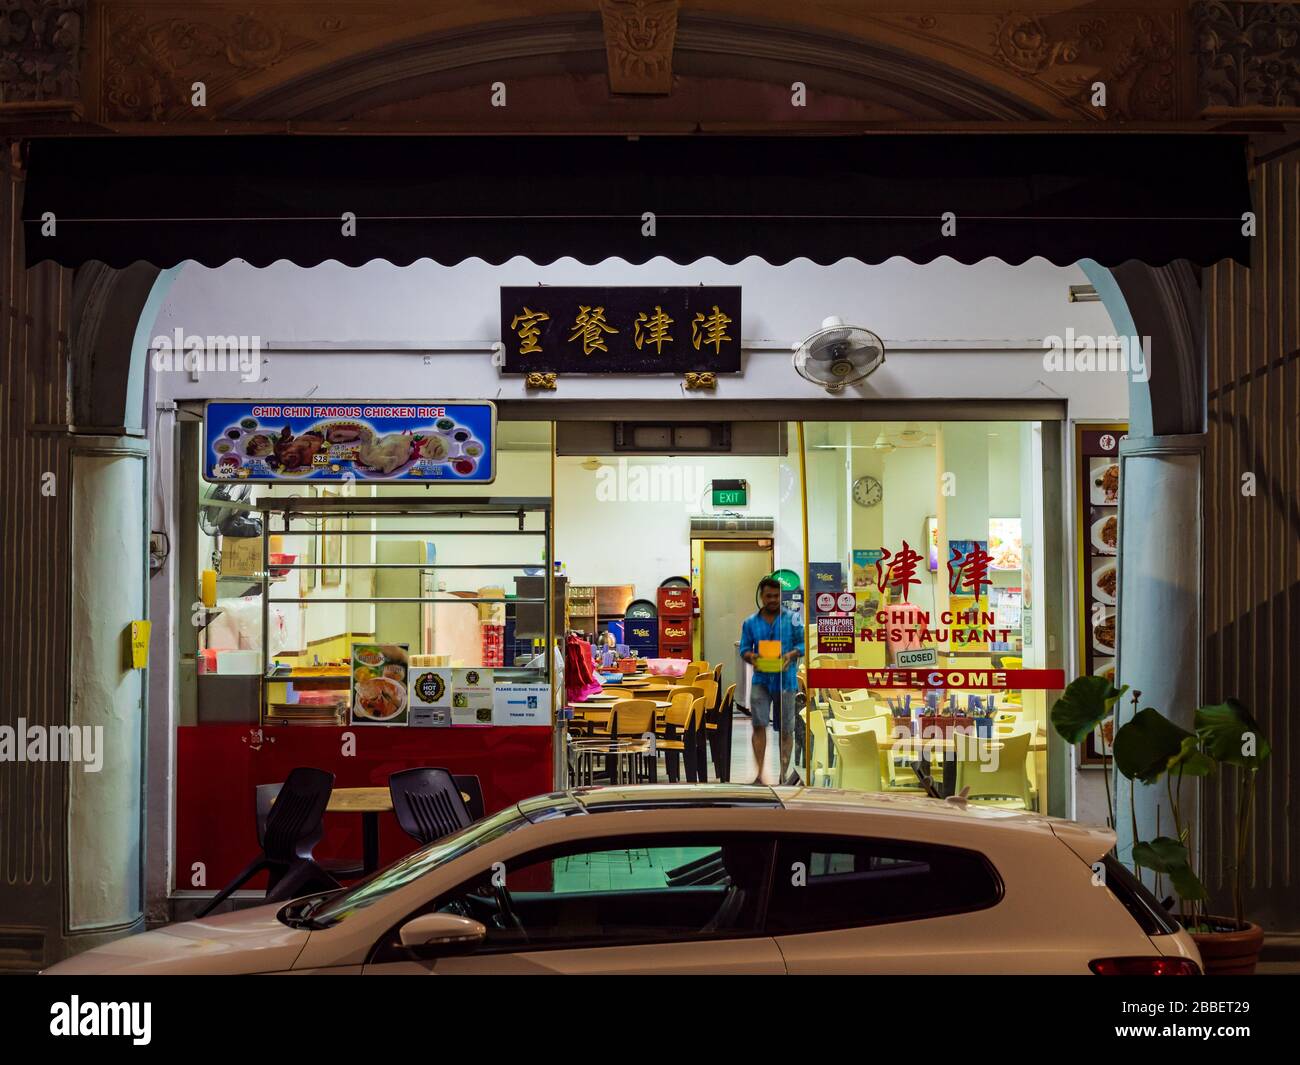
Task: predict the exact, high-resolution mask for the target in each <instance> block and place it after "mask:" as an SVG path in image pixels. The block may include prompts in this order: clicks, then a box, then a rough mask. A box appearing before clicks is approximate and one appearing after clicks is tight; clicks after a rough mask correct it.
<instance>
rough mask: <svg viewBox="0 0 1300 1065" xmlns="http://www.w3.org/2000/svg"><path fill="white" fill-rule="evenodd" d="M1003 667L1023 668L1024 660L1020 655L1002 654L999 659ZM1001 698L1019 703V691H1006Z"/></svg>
mask: <svg viewBox="0 0 1300 1065" xmlns="http://www.w3.org/2000/svg"><path fill="white" fill-rule="evenodd" d="M1000 661H1001V663H1002V668H1003V669H1024V667H1025V660H1024V658H1023V657H1021V656H1020V655H1003V656H1002V658H1001V659H1000ZM1003 698H1004V699H1005V700H1006V701H1007V702H1009V703H1019V702H1020V698H1021V697H1020V693H1019V692H1007V693H1006V694H1005V695H1004V696H1003Z"/></svg>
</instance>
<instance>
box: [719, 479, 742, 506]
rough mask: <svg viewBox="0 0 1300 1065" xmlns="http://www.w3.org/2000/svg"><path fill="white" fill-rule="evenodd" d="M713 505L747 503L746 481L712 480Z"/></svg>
mask: <svg viewBox="0 0 1300 1065" xmlns="http://www.w3.org/2000/svg"><path fill="white" fill-rule="evenodd" d="M713 505H714V506H715V507H744V506H748V505H749V482H748V481H714V482H713Z"/></svg>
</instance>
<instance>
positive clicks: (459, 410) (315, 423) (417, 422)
mask: <svg viewBox="0 0 1300 1065" xmlns="http://www.w3.org/2000/svg"><path fill="white" fill-rule="evenodd" d="M203 439H204V450H203V477H204V480H207V481H254V482H276V481H313V482H319V481H384V482H393V481H408V482H413V483H419V484H430V483H438V482H443V483H456V484H487V483H490V482H491V481H493V480H495V479H496V406H495V405H494V404H492V403H490V402H487V401H480V402H465V403H444V402H442V401H440V400H361V401H349V400H341V401H329V402H318V403H309V402H305V401H301V400H285V401H269V402H268V401H262V402H256V403H249V402H224V401H219V400H211V401H209V402H208V403H206V404H205V405H204V409H203Z"/></svg>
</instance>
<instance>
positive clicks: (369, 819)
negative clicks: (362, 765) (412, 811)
mask: <svg viewBox="0 0 1300 1065" xmlns="http://www.w3.org/2000/svg"><path fill="white" fill-rule="evenodd" d="M460 797H461V799H462V800H464V801H465V802H466V803H468V802H469V796H468V795H466V794H465V793H464V792H463V791H462V792H461V793H460ZM325 812H326V813H327V814H360V815H361V869H362V871H363V872H365V873H373V872H374V871H375V870H376V869H378V868H379V815H380V814H388V813H392V812H393V796H392V793H391V792H390V791H389V790H388V789H387V788H335V789H334V790H333V791H331V792H330V801H329V803H328V804H327V805H326V807H325Z"/></svg>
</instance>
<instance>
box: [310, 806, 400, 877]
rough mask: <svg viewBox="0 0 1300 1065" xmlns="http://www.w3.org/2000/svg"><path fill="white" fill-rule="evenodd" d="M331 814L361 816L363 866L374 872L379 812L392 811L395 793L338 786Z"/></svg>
mask: <svg viewBox="0 0 1300 1065" xmlns="http://www.w3.org/2000/svg"><path fill="white" fill-rule="evenodd" d="M325 812H326V813H328V814H360V815H361V869H362V872H364V873H373V872H374V871H375V870H376V869H378V868H379V815H380V814H386V813H392V812H393V796H392V794H391V793H390V792H389V790H388V789H387V788H335V789H334V790H333V791H331V792H330V801H329V804H328V805H327V806H326V807H325Z"/></svg>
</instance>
